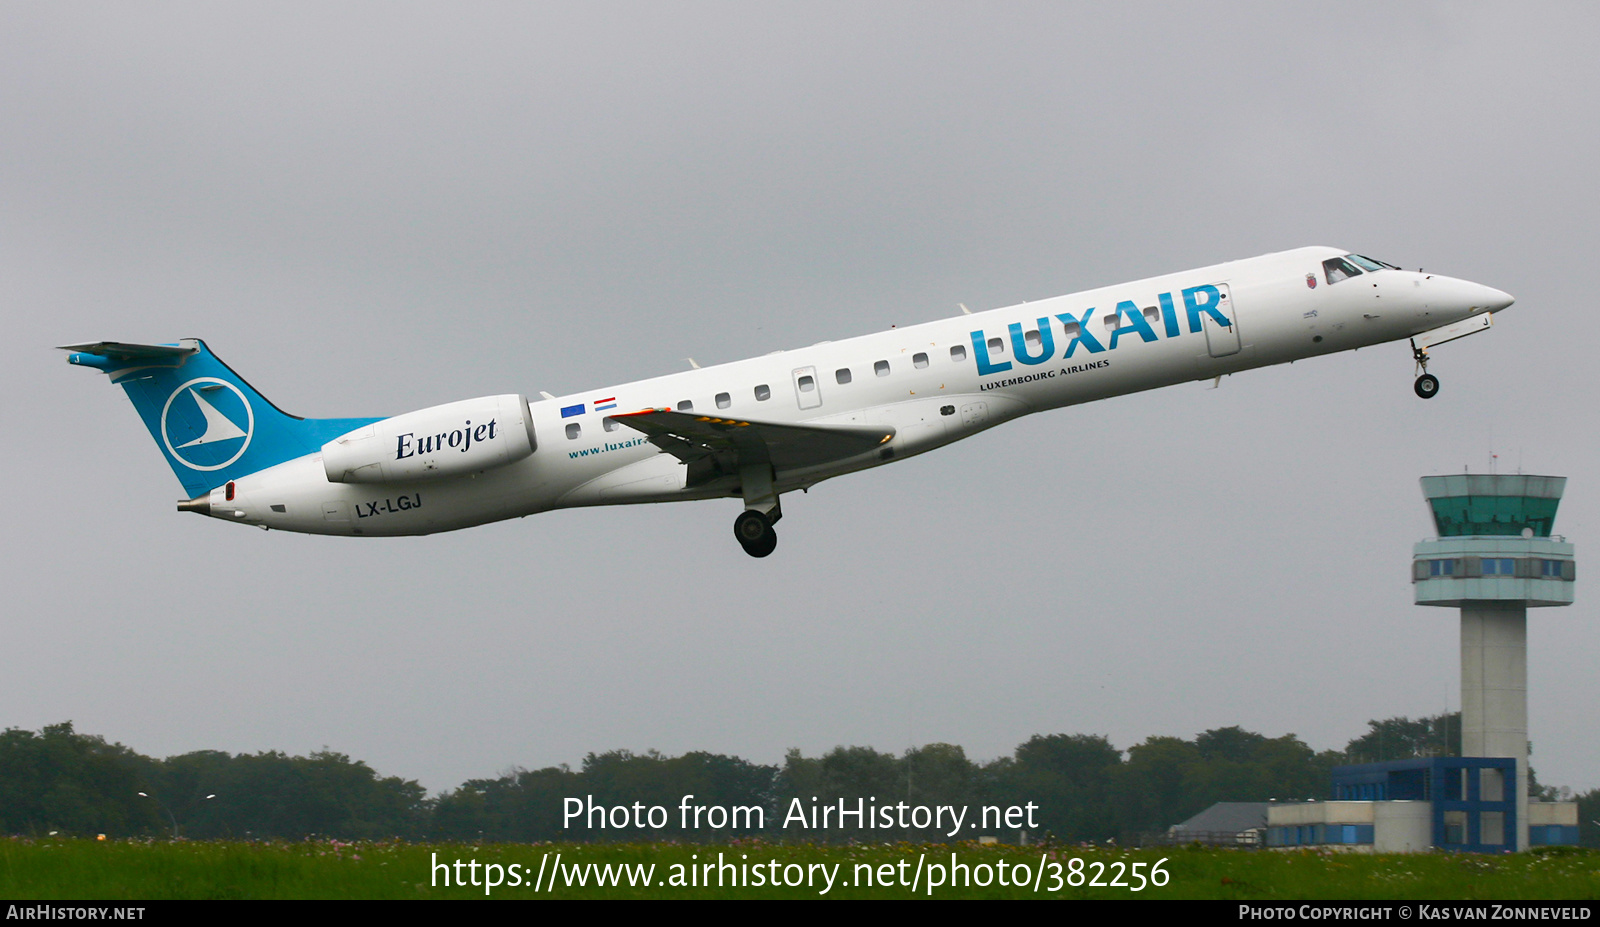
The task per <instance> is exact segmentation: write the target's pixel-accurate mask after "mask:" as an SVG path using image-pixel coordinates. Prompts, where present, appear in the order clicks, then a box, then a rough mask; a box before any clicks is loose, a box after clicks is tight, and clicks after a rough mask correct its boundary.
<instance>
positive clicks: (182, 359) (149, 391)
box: [63, 338, 378, 497]
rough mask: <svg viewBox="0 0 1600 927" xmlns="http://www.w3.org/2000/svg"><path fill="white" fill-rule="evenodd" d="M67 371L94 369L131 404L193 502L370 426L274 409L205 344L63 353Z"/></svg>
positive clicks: (112, 345) (81, 348)
mask: <svg viewBox="0 0 1600 927" xmlns="http://www.w3.org/2000/svg"><path fill="white" fill-rule="evenodd" d="M63 350H67V351H71V352H73V353H72V354H71V355H70V356H68V358H67V362H68V363H72V364H77V365H80V366H84V367H93V368H95V369H96V370H99V371H102V372H103V373H105V374H106V376H108V377H110V378H111V382H112V383H115V384H117V385H118V386H121V387H122V388H123V390H124V391H125V392H126V393H127V394H128V398H129V399H130V400H132V401H133V407H134V408H135V409H137V410H138V412H139V416H140V418H142V419H144V424H145V427H146V428H148V429H150V436H151V437H153V438H154V439H155V442H156V446H157V447H159V448H160V449H161V453H162V454H163V455H164V456H165V457H166V458H167V464H168V465H169V466H171V467H172V472H173V473H175V474H177V476H178V482H180V483H182V484H183V488H184V491H185V492H187V493H188V494H189V495H190V496H191V497H194V496H198V495H200V494H201V493H204V492H207V491H209V490H211V489H214V488H215V487H217V486H221V485H222V484H224V483H226V482H228V481H229V480H233V479H238V478H239V477H241V476H245V475H246V474H250V473H254V472H256V471H257V470H264V469H266V468H267V467H271V466H274V465H276V464H280V463H283V462H284V461H286V460H293V459H294V458H296V457H302V456H304V455H306V454H311V453H315V452H316V451H317V450H318V449H319V448H321V447H322V445H323V444H326V443H327V442H328V441H331V440H333V439H334V438H337V437H338V436H340V435H342V434H344V433H346V432H348V431H350V430H352V429H355V428H359V427H361V426H362V425H365V424H368V423H370V422H374V421H378V420H377V419H371V418H339V419H304V418H300V417H299V416H295V415H290V414H288V413H287V412H284V411H283V410H281V409H279V408H278V407H277V406H275V405H273V404H272V403H270V402H268V401H267V400H266V398H265V397H263V396H262V395H261V394H260V393H258V392H256V391H255V389H254V388H253V387H252V386H251V385H250V384H249V383H246V382H245V380H244V378H243V377H240V376H239V375H238V374H237V373H234V372H233V368H231V367H229V366H228V365H227V364H224V363H223V362H222V361H221V360H220V359H219V358H218V357H217V356H216V355H215V354H212V353H211V350H210V349H209V348H207V347H206V344H205V342H204V341H201V340H199V339H197V338H186V339H184V340H182V341H180V342H178V343H177V344H122V343H119V342H115V341H97V342H93V343H90V344H73V345H64V346H63Z"/></svg>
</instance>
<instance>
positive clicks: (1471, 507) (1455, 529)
mask: <svg viewBox="0 0 1600 927" xmlns="http://www.w3.org/2000/svg"><path fill="white" fill-rule="evenodd" d="M1560 504H1561V500H1560V499H1535V498H1530V497H1528V496H1446V497H1444V498H1440V499H1429V500H1428V505H1429V506H1431V507H1432V509H1433V521H1434V524H1435V525H1437V526H1438V528H1439V536H1440V537H1463V536H1466V535H1474V534H1475V535H1490V536H1498V537H1517V536H1518V535H1520V534H1522V532H1523V529H1525V528H1531V529H1533V535H1534V537H1541V538H1547V537H1549V536H1550V531H1551V528H1552V527H1553V526H1554V525H1555V522H1556V507H1557V506H1559V505H1560Z"/></svg>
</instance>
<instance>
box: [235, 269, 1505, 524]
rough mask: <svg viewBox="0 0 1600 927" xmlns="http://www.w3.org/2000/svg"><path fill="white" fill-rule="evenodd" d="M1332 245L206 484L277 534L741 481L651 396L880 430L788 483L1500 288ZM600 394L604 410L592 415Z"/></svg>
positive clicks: (1263, 362) (1435, 314)
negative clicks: (372, 464)
mask: <svg viewBox="0 0 1600 927" xmlns="http://www.w3.org/2000/svg"><path fill="white" fill-rule="evenodd" d="M1345 253H1346V252H1343V251H1340V250H1337V249H1333V248H1302V249H1298V250H1295V251H1285V252H1279V253H1276V254H1269V255H1264V256H1262V257H1257V258H1251V259H1248V260H1243V261H1234V262H1231V263H1227V264H1219V265H1215V266H1212V267H1204V268H1199V269H1196V270H1190V271H1184V272H1182V273H1176V274H1169V275H1166V276H1161V277H1153V278H1150V279H1147V280H1139V281H1135V282H1132V283H1125V284H1119V285H1117V286H1111V287H1104V288H1101V289H1097V290H1090V291H1087V292H1082V293H1074V294H1071V295H1067V296H1060V297H1056V298H1054V299H1047V300H1043V301H1040V302H1033V303H1025V304H1022V305H1019V306H1011V307H1008V308H1004V309H994V310H990V311H987V312H980V313H974V314H970V315H960V316H956V317H955V318H949V319H943V320H940V321H936V322H928V323H924V324H921V325H914V326H909V327H906V328H897V329H892V330H890V331H885V332H878V333H875V334H870V335H862V336H859V337H856V338H851V339H848V340H844V341H835V342H824V343H821V344H817V345H813V346H811V347H808V348H800V349H797V350H791V351H781V352H774V353H773V354H769V355H767V356H764V357H757V358H752V359H749V360H743V361H738V362H735V363H729V364H721V365H718V366H715V367H705V368H701V369H693V370H686V371H683V372H681V373H675V374H671V375H668V376H662V377H655V378H652V379H648V380H639V381H636V382H633V383H625V384H622V385H620V386H615V387H606V388H604V389H600V390H591V391H589V392H585V393H575V394H571V395H569V396H563V397H558V398H556V399H553V400H545V401H540V402H534V403H531V404H530V406H529V411H530V413H531V415H532V418H533V433H534V435H535V440H536V448H535V450H534V451H533V453H532V454H531V455H529V456H527V457H525V458H523V459H521V460H517V461H515V462H512V463H508V464H505V465H502V466H498V467H494V468H492V469H488V470H484V471H483V472H480V473H474V474H467V475H458V476H450V477H440V478H435V479H431V480H412V481H406V482H395V483H359V484H352V483H334V482H330V481H329V479H328V477H327V475H326V473H325V472H324V467H323V462H322V459H321V456H322V455H320V454H312V455H307V456H305V457H301V458H297V459H295V460H290V461H287V462H285V463H282V464H279V465H277V466H275V467H271V468H269V469H266V470H262V471H260V472H258V473H254V474H251V475H249V476H245V477H242V478H240V479H237V480H235V481H234V483H235V485H234V497H233V499H232V500H231V501H230V500H226V499H225V498H224V491H223V489H222V488H218V489H217V490H215V491H213V492H212V493H211V514H213V515H214V516H217V517H222V518H225V519H227V520H230V521H240V522H243V523H246V524H253V525H260V526H263V527H267V528H277V529H282V530H287V531H301V532H310V533H316V534H344V535H352V534H354V535H365V536H376V535H414V534H429V533H432V532H436V531H448V530H452V529H455V528H464V527H469V526H472V525H479V524H484V523H486V522H491V521H497V520H500V519H505V518H513V517H520V516H524V515H531V514H534V513H537V512H543V511H547V510H549V509H556V508H565V507H570V506H581V505H608V504H620V503H633V502H666V501H672V500H680V499H699V498H712V497H725V496H734V497H737V496H739V494H740V489H739V486H738V482H737V479H734V478H728V477H723V478H720V479H715V480H711V481H709V482H705V483H702V484H700V485H694V486H690V485H688V483H687V479H686V467H685V466H684V465H683V464H682V463H681V462H680V461H679V460H678V459H677V458H675V457H673V456H671V455H669V454H667V453H665V452H663V451H662V450H660V449H659V448H658V447H656V446H655V445H654V444H651V443H649V442H648V441H646V440H645V435H643V434H642V433H640V432H639V431H636V430H634V429H633V428H630V427H629V426H627V425H626V424H624V423H622V422H618V421H613V420H609V419H607V415H608V414H617V413H626V412H633V411H638V410H642V409H648V408H655V409H661V408H668V409H673V410H686V409H688V408H691V407H692V411H693V412H695V413H696V414H698V415H707V416H715V417H718V418H728V419H749V420H752V421H760V422H768V423H776V424H801V423H804V424H808V425H830V424H846V423H854V424H865V425H876V426H886V427H889V428H892V429H893V430H894V437H893V438H892V439H890V440H889V441H888V442H887V443H886V444H885V445H883V446H882V447H880V448H877V449H874V451H873V452H872V453H867V454H861V455H859V456H857V457H853V458H849V459H846V460H842V461H835V462H833V463H830V464H828V465H827V466H819V467H812V468H810V469H804V470H791V471H779V472H777V473H776V474H774V479H775V486H776V489H777V490H778V491H779V492H783V491H788V490H792V489H797V488H803V487H807V486H810V485H812V484H815V483H817V482H819V481H821V480H824V479H827V478H829V477H833V476H838V475H840V474H842V473H847V472H851V471H854V470H860V469H864V468H866V467H871V466H877V465H880V464H883V463H887V462H891V461H894V460H899V459H901V458H903V457H906V456H910V455H913V454H918V453H921V452H923V451H926V450H930V449H932V448H935V447H939V446H941V445H944V444H949V443H951V442H953V441H957V440H960V439H961V438H965V437H967V436H969V435H972V434H976V433H977V432H979V431H982V430H985V429H987V428H991V427H993V426H995V425H997V424H999V423H1001V422H1004V421H1007V420H1009V419H1013V418H1016V417H1018V416H1021V415H1025V414H1027V413H1029V412H1038V411H1041V410H1044V409H1054V408H1058V407H1061V406H1069V405H1075V404H1078V403H1083V402H1090V401H1093V400H1096V399H1104V398H1107V397H1109V396H1118V395H1122V394H1125V393H1133V392H1138V391H1141V390H1148V389H1154V388H1156V387H1161V386H1168V385H1171V384H1175V383H1181V382H1184V381H1190V380H1207V379H1211V378H1214V377H1219V376H1222V375H1224V374H1230V373H1234V372H1237V371H1240V370H1247V369H1250V368H1254V367H1264V366H1268V365H1271V364H1279V363H1284V362H1287V361H1293V360H1298V359H1301V358H1306V357H1313V356H1316V355H1320V354H1331V353H1334V352H1338V351H1346V350H1351V349H1354V348H1359V347H1364V346H1367V345H1373V344H1379V343H1382V342H1387V341H1395V340H1401V339H1405V338H1410V337H1412V336H1415V335H1418V334H1420V333H1423V332H1428V331H1431V330H1433V329H1437V328H1440V327H1442V326H1445V325H1449V324H1451V323H1454V322H1458V321H1460V320H1462V319H1465V318H1469V317H1471V316H1474V315H1477V314H1480V313H1486V312H1493V311H1497V310H1498V309H1501V308H1504V307H1505V306H1506V305H1509V304H1510V302H1511V297H1510V296H1508V295H1507V294H1505V293H1502V292H1500V291H1499V290H1494V289H1491V288H1489V287H1485V286H1482V285H1479V284H1475V283H1470V282H1467V281H1464V280H1457V279H1454V278H1449V277H1441V276H1438V275H1434V274H1422V273H1411V272H1406V271H1400V270H1394V269H1384V270H1380V271H1377V272H1370V273H1365V274H1361V275H1359V276H1354V277H1351V278H1349V279H1345V280H1341V281H1338V282H1334V283H1329V282H1328V279H1327V276H1326V275H1325V273H1324V269H1323V261H1324V260H1327V259H1329V258H1334V257H1338V256H1341V255H1344V254H1345ZM1310 284H1315V285H1310ZM1219 319H1226V320H1227V321H1228V322H1229V323H1230V324H1228V325H1223V324H1221V323H1220V322H1219ZM1069 320H1070V321H1069ZM806 378H809V379H806ZM599 400H613V401H614V408H611V406H612V405H613V403H611V402H607V403H604V405H605V406H607V407H608V408H607V409H606V410H605V411H597V410H596V408H595V407H596V405H597V404H600V403H599V402H598V401H599ZM685 404H689V405H688V406H686V405H685ZM576 406H582V410H583V411H582V412H573V411H572V410H573V408H574V407H576ZM563 410H566V413H567V414H566V415H565V416H564V415H563Z"/></svg>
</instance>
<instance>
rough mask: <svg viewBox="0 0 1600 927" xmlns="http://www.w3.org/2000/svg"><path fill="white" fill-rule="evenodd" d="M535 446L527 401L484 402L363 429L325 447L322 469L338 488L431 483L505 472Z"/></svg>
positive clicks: (412, 415) (498, 398)
mask: <svg viewBox="0 0 1600 927" xmlns="http://www.w3.org/2000/svg"><path fill="white" fill-rule="evenodd" d="M534 446H535V444H534V439H533V415H532V413H530V412H529V411H528V399H527V397H525V396H519V395H515V394H511V395H506V396H485V397H483V398H482V399H466V400H463V401H461V402H451V403H446V404H444V405H442V406H433V407H431V408H427V409H418V410H417V411H415V412H407V413H406V414H404V415H396V416H395V417H394V418H386V419H384V420H382V421H380V422H373V423H372V424H370V425H363V426H362V427H360V428H357V429H356V430H355V431H352V432H350V433H349V434H347V435H343V436H341V437H338V438H335V439H334V440H332V441H329V442H328V443H327V444H324V445H323V446H322V467H323V470H324V471H326V472H327V474H328V479H329V480H330V481H332V482H334V483H392V482H400V481H405V480H432V479H439V478H441V477H448V476H460V475H462V474H466V473H479V472H482V471H484V470H488V469H491V468H493V467H501V466H505V465H506V464H508V463H511V462H513V461H517V460H521V459H522V458H524V457H527V456H528V455H530V454H532V453H533V449H534Z"/></svg>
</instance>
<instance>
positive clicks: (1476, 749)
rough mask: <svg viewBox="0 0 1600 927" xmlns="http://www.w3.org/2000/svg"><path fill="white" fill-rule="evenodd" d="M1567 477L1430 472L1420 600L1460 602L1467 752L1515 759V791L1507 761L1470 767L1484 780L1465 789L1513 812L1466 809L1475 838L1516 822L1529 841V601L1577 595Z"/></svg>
mask: <svg viewBox="0 0 1600 927" xmlns="http://www.w3.org/2000/svg"><path fill="white" fill-rule="evenodd" d="M1566 485H1567V478H1566V477H1564V476H1522V475H1520V474H1519V475H1515V476H1511V475H1486V474H1469V473H1463V474H1461V475H1459V476H1425V477H1423V478H1422V495H1423V496H1424V498H1426V499H1427V501H1428V507H1429V509H1430V510H1431V512H1432V514H1433V522H1434V525H1435V527H1437V529H1438V532H1439V536H1438V537H1436V538H1433V539H1431V540H1427V541H1419V542H1418V543H1417V545H1416V547H1415V548H1414V551H1413V557H1412V565H1411V567H1412V574H1411V576H1412V580H1413V582H1414V587H1415V590H1416V603H1417V604H1418V605H1441V606H1449V607H1451V608H1459V609H1460V610H1461V754H1462V756H1463V757H1510V758H1512V759H1514V760H1515V761H1516V767H1515V768H1516V782H1515V785H1514V787H1513V788H1514V791H1511V792H1510V793H1509V794H1507V790H1506V788H1505V786H1506V785H1507V784H1508V783H1506V782H1504V781H1502V777H1503V775H1504V770H1503V767H1501V768H1494V767H1492V766H1484V767H1482V768H1479V769H1476V770H1471V772H1472V773H1475V774H1476V775H1475V778H1476V780H1477V781H1476V782H1468V783H1466V784H1465V787H1464V788H1463V789H1462V790H1461V792H1462V793H1464V794H1459V793H1458V794H1459V797H1460V798H1462V799H1466V800H1470V801H1471V803H1472V805H1476V806H1477V807H1480V808H1485V809H1486V808H1489V807H1495V806H1498V807H1501V808H1505V812H1495V813H1489V814H1482V815H1480V814H1478V813H1473V812H1470V811H1467V812H1461V813H1462V814H1463V815H1464V817H1465V819H1464V820H1462V821H1461V825H1463V826H1464V828H1465V831H1466V833H1465V834H1464V835H1463V836H1465V838H1466V839H1465V840H1464V842H1465V843H1468V844H1494V843H1502V842H1504V843H1510V842H1511V841H1510V839H1509V838H1511V836H1512V834H1510V833H1506V834H1503V835H1501V834H1491V833H1489V831H1492V830H1497V829H1499V828H1500V827H1502V826H1504V825H1505V824H1511V825H1512V827H1513V828H1514V831H1515V839H1516V848H1517V849H1518V850H1526V849H1527V848H1528V844H1529V840H1528V836H1529V835H1528V825H1529V819H1528V609H1529V608H1539V607H1542V606H1555V605H1571V604H1572V590H1573V579H1574V577H1575V570H1576V567H1575V563H1574V560H1573V552H1572V545H1571V544H1569V543H1567V541H1566V539H1565V538H1562V537H1560V536H1557V535H1554V534H1552V533H1551V532H1552V529H1553V528H1554V527H1555V520H1556V507H1557V506H1559V505H1560V504H1561V493H1562V491H1563V490H1564V489H1566ZM1462 773H1463V774H1464V775H1466V774H1468V771H1467V770H1463V771H1462ZM1483 803H1492V804H1483ZM1463 807H1469V806H1468V805H1465V804H1464V805H1463ZM1513 821H1514V822H1515V823H1514V824H1513ZM1502 822H1503V824H1502ZM1508 829H1510V828H1508Z"/></svg>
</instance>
